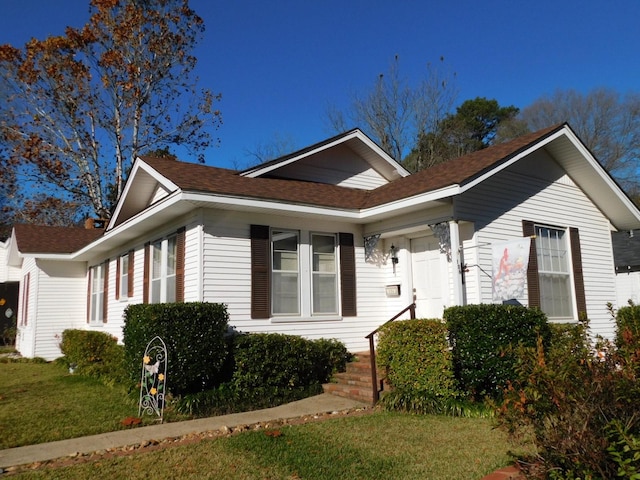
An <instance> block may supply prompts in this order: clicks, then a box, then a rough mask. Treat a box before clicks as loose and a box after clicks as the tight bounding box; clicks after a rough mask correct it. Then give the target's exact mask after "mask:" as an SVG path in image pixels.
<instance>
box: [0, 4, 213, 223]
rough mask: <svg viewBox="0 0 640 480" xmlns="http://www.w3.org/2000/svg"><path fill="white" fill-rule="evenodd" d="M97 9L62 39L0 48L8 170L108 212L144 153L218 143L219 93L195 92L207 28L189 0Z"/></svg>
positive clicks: (1, 135)
mask: <svg viewBox="0 0 640 480" xmlns="http://www.w3.org/2000/svg"><path fill="white" fill-rule="evenodd" d="M90 14H91V16H90V19H89V22H88V23H87V24H86V25H85V26H84V27H83V28H80V29H74V28H71V27H68V28H67V29H66V32H65V34H64V35H62V36H51V37H49V38H47V39H45V40H36V39H33V40H31V41H30V42H28V43H27V44H26V45H25V47H24V48H23V49H19V48H16V47H13V46H11V45H2V46H0V91H1V92H3V97H5V101H3V102H2V104H1V105H0V144H1V145H2V146H3V147H4V148H3V149H4V151H5V153H6V155H3V156H2V157H1V158H0V167H1V168H2V169H3V172H11V174H12V175H15V177H16V178H18V179H19V180H20V183H21V184H22V185H26V186H27V187H29V188H30V189H31V190H33V189H34V188H37V190H38V191H39V192H40V193H45V194H46V195H48V196H50V197H52V198H60V199H64V200H65V201H72V202H76V203H78V204H79V205H88V206H90V207H91V208H92V209H93V210H94V212H95V214H96V215H98V216H100V217H102V218H109V217H110V214H111V212H110V211H109V200H108V198H107V197H108V190H109V185H113V186H114V189H115V198H116V199H118V198H119V197H120V195H121V194H122V188H123V180H124V177H125V172H126V171H127V168H128V166H130V164H131V163H132V162H133V160H134V159H135V158H136V157H137V156H138V155H140V154H144V153H145V152H148V151H150V150H153V149H154V148H158V147H163V146H166V145H168V144H171V145H183V146H185V147H188V148H191V149H193V150H194V151H196V152H202V151H203V150H204V149H205V148H206V147H208V146H209V145H210V144H211V143H212V142H213V139H212V136H211V131H210V130H211V129H212V128H215V127H217V126H218V124H219V122H220V112H219V111H218V110H216V109H215V108H214V104H215V102H216V101H217V100H218V99H219V96H218V95H213V94H212V93H211V92H209V91H207V90H203V91H197V90H196V85H195V79H194V78H193V76H192V72H193V69H194V67H195V65H196V58H195V57H194V56H193V55H192V54H191V51H192V50H193V48H194V46H195V44H196V42H197V40H198V38H199V37H200V35H201V34H202V32H203V30H204V24H203V21H202V19H201V18H200V17H199V16H198V15H196V13H195V12H194V11H193V10H192V9H191V8H189V5H188V1H187V0H145V1H137V0H91V3H90ZM201 155H202V154H201ZM200 160H201V161H202V156H200ZM3 180H5V178H4V176H3ZM22 194H23V195H25V192H24V191H23V192H22ZM27 194H28V193H27ZM17 198H20V197H19V196H16V199H17Z"/></svg>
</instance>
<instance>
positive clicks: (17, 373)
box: [0, 361, 512, 480]
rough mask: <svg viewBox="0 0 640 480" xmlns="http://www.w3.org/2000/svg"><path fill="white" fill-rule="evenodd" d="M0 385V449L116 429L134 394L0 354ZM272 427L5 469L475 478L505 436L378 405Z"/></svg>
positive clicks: (471, 423)
mask: <svg viewBox="0 0 640 480" xmlns="http://www.w3.org/2000/svg"><path fill="white" fill-rule="evenodd" d="M0 385H1V386H2V388H1V389H0V449H2V448H9V447H13V446H18V445H28V444H34V443H41V442H48V441H54V440H61V439H65V438H72V437H77V436H83V435H90V434H96V433H101V432H107V431H113V430H118V429H121V428H123V427H122V425H121V424H120V422H121V420H123V419H124V418H126V417H128V416H135V415H137V397H136V395H135V394H134V395H133V396H128V395H127V392H126V391H124V389H123V388H121V387H107V386H105V385H104V384H102V383H100V382H99V381H97V380H93V379H90V378H85V377H81V376H78V375H70V374H69V373H68V371H67V370H66V369H65V368H64V367H62V366H61V365H58V364H55V363H34V362H8V363H6V361H0ZM134 397H135V398H134ZM172 419H178V418H177V417H175V416H174V417H173V418H171V417H169V420H172ZM279 432H280V433H281V435H279V436H278V435H267V434H265V432H264V431H250V432H245V433H242V434H239V435H234V436H231V437H228V438H218V439H215V440H203V441H201V442H199V443H197V444H191V445H184V446H178V447H171V448H167V449H164V450H161V451H156V452H146V453H136V454H133V455H131V456H126V457H120V458H112V459H107V458H100V457H98V458H97V459H95V460H92V461H91V462H89V463H84V464H79V465H75V466H71V467H59V468H55V469H50V468H42V469H39V470H35V471H30V472H24V473H22V474H20V475H18V476H16V477H15V478H26V479H29V478H60V479H67V478H70V479H73V478H77V479H86V478H102V477H108V478H127V479H147V478H150V477H154V478H187V479H189V478H193V479H200V478H225V479H291V480H294V479H305V480H312V479H327V478H331V479H379V478H402V479H409V480H410V479H445V480H446V479H474V478H478V479H479V478H482V477H483V476H484V475H486V474H488V473H490V472H492V471H493V470H495V469H496V468H499V467H502V466H505V465H508V464H509V463H510V462H511V461H512V457H511V456H510V455H509V454H508V452H509V450H510V449H511V448H512V446H511V445H510V444H509V443H508V441H507V439H506V435H505V434H503V433H502V432H500V431H498V430H495V429H494V428H492V423H491V420H488V419H478V418H453V417H444V416H433V415H409V414H400V413H389V412H381V411H380V412H376V413H372V414H369V415H363V416H351V417H349V416H347V417H342V418H334V419H331V420H326V421H322V422H317V423H309V424H306V425H298V426H288V427H282V428H280V429H279Z"/></svg>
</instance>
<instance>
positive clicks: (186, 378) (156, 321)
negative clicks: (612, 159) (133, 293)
mask: <svg viewBox="0 0 640 480" xmlns="http://www.w3.org/2000/svg"><path fill="white" fill-rule="evenodd" d="M228 322H229V315H228V313H227V309H226V306H225V305H222V304H218V303H200V302H194V303H164V304H146V305H145V304H140V305H130V306H128V307H127V309H126V310H125V325H124V329H123V333H124V344H125V361H126V366H127V371H128V372H129V376H130V378H131V379H132V380H133V381H137V380H139V376H140V369H141V365H142V357H143V356H144V351H145V348H146V347H147V344H148V343H149V341H150V340H151V339H153V337H155V336H159V337H160V338H162V340H163V341H164V342H165V344H166V346H167V356H168V361H167V375H168V379H167V387H168V389H169V390H170V391H171V392H172V393H173V394H174V395H182V394H186V393H195V392H201V391H204V390H207V389H210V388H213V387H215V386H217V385H219V384H220V383H221V382H222V381H223V374H222V370H223V366H224V364H225V361H226V359H227V353H228V348H227V342H226V340H225V336H226V335H227V332H228Z"/></svg>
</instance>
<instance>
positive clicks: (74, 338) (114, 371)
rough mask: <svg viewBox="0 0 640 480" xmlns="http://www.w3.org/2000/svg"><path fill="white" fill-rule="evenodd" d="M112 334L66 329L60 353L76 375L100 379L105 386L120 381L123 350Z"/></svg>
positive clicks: (123, 375) (63, 333)
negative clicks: (105, 383) (104, 382)
mask: <svg viewBox="0 0 640 480" xmlns="http://www.w3.org/2000/svg"><path fill="white" fill-rule="evenodd" d="M117 341H118V339H117V338H116V337H114V336H112V335H109V334H107V333H104V332H98V331H95V330H65V331H63V332H62V341H61V342H60V350H61V351H62V353H63V354H64V356H65V358H64V362H65V363H66V364H67V366H70V367H72V368H73V369H74V372H75V373H78V374H80V375H87V376H92V377H98V378H101V379H103V380H105V381H107V383H110V382H119V381H123V380H124V379H125V378H126V376H125V374H124V370H123V360H124V351H123V347H122V346H121V345H118V344H117Z"/></svg>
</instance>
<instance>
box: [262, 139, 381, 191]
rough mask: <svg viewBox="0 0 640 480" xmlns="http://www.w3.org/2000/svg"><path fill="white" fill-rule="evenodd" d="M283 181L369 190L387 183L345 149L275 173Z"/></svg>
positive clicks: (341, 148) (324, 153)
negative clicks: (288, 179) (293, 180)
mask: <svg viewBox="0 0 640 480" xmlns="http://www.w3.org/2000/svg"><path fill="white" fill-rule="evenodd" d="M273 174H274V175H276V176H278V177H282V178H291V179H296V180H305V181H311V182H319V183H328V184H331V185H338V186H341V187H350V188H361V189H364V190H372V189H374V188H376V187H379V186H381V185H384V184H386V183H388V181H387V180H386V179H385V178H384V177H383V176H382V175H380V173H378V172H377V171H376V170H374V169H373V168H371V166H370V165H369V164H368V163H367V162H366V161H365V160H363V159H362V158H361V157H360V156H358V155H357V154H356V153H355V152H354V151H353V150H351V149H350V148H348V147H345V146H344V145H341V146H339V147H336V148H332V149H331V150H329V151H326V152H322V153H320V154H317V155H314V156H312V157H309V158H306V159H302V160H298V161H297V162H295V163H293V164H290V165H287V166H285V167H282V168H279V169H277V170H276V171H275V172H273Z"/></svg>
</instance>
